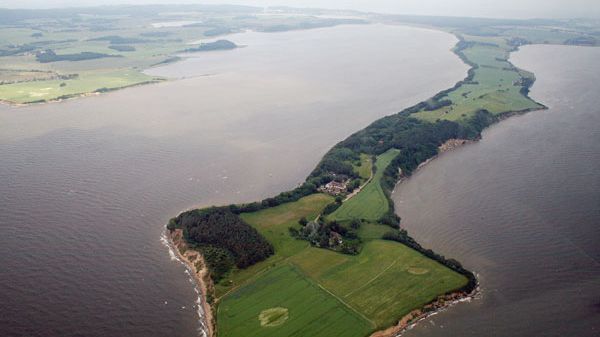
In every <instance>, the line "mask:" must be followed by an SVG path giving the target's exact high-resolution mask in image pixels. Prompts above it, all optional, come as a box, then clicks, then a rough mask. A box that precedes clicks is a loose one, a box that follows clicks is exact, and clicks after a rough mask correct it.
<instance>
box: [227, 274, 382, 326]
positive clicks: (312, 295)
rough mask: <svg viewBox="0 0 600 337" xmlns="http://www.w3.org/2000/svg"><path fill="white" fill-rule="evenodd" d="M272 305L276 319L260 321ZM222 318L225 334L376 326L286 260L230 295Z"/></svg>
mask: <svg viewBox="0 0 600 337" xmlns="http://www.w3.org/2000/svg"><path fill="white" fill-rule="evenodd" d="M273 308H279V310H272V309H273ZM269 309H271V311H275V313H277V311H279V315H278V316H277V317H274V318H272V319H271V321H274V322H276V323H275V324H265V323H264V321H265V319H264V317H263V320H262V321H263V322H261V319H260V315H261V313H262V312H265V311H267V310H269ZM285 309H287V310H285ZM267 313H268V311H267ZM282 315H287V319H286V318H285V316H283V319H282ZM263 316H264V315H263ZM217 321H218V322H219V325H218V334H219V336H222V337H240V336H248V337H251V336H274V337H275V336H278V337H280V336H312V337H330V336H345V337H362V336H366V335H367V334H368V333H369V332H370V331H371V330H372V327H371V325H370V324H369V323H368V322H367V321H365V320H364V319H363V318H361V317H360V315H358V314H357V313H355V312H354V311H353V310H352V309H350V308H348V307H347V306H345V305H344V304H342V303H341V302H340V301H338V300H337V299H336V298H335V297H333V296H331V295H329V294H328V293H327V292H326V291H325V290H323V289H321V288H320V287H319V286H318V285H317V284H315V283H314V282H313V281H312V280H311V279H309V278H307V277H305V276H304V275H303V274H302V273H300V272H299V271H298V270H297V268H295V267H293V266H292V265H290V264H285V263H284V264H282V265H281V266H278V267H276V268H274V269H271V270H270V271H269V272H268V273H266V274H264V275H261V277H259V278H257V279H256V280H255V281H254V282H252V283H249V284H247V285H245V286H244V287H242V288H240V289H239V290H237V291H236V292H234V293H233V294H231V295H229V296H227V297H225V298H224V299H223V302H221V304H220V305H219V310H218V313H217ZM261 323H262V324H261Z"/></svg>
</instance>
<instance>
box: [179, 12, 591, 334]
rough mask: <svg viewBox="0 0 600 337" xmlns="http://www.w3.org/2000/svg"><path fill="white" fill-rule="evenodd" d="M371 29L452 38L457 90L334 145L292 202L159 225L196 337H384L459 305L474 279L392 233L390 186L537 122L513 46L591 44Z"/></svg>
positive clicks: (478, 31) (457, 29)
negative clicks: (183, 275)
mask: <svg viewBox="0 0 600 337" xmlns="http://www.w3.org/2000/svg"><path fill="white" fill-rule="evenodd" d="M370 19H371V20H374V21H378V22H384V23H386V24H412V25H427V26H428V27H434V28H437V29H443V30H446V31H449V32H451V33H453V34H455V35H456V36H457V38H458V39H459V42H458V43H457V45H456V47H455V48H454V52H455V53H456V54H457V55H458V56H459V57H460V58H461V59H462V60H463V61H464V62H465V63H466V64H467V65H469V66H470V69H469V71H468V76H467V77H466V78H465V79H464V80H462V81H460V82H458V83H457V84H456V85H455V86H454V87H453V88H450V89H448V90H445V91H442V92H440V93H438V94H437V95H435V96H433V97H432V98H430V99H428V100H426V101H423V102H421V103H419V104H417V105H415V106H412V107H410V108H407V109H405V110H403V111H401V112H399V113H397V114H394V115H390V116H387V117H384V118H381V119H379V120H377V121H375V122H373V123H372V124H371V125H369V126H368V127H366V128H365V129H363V130H361V131H358V132H356V133H355V134H353V135H351V136H350V137H348V138H347V139H345V140H343V141H341V142H340V143H338V144H337V145H336V146H334V147H333V148H332V149H331V150H330V151H329V152H328V153H327V154H326V155H325V156H324V157H323V159H322V160H321V161H320V162H319V163H318V165H317V167H316V168H315V169H314V170H313V172H312V173H311V174H310V175H309V176H308V178H307V179H306V180H305V182H304V183H303V184H301V185H300V186H299V187H297V188H295V189H293V190H291V191H287V192H283V193H281V194H279V195H277V196H275V197H272V198H267V199H264V200H262V201H258V202H253V203H248V204H237V205H229V206H221V207H212V208H206V209H197V210H191V211H187V212H184V213H182V214H180V215H179V216H177V217H175V218H173V219H171V220H170V222H169V224H168V225H167V230H168V232H169V233H170V237H171V239H172V242H173V244H174V246H175V248H176V249H177V250H178V252H179V254H180V257H181V258H182V259H183V260H184V261H186V263H187V264H188V266H189V268H190V269H191V270H192V271H194V272H195V275H196V277H197V280H198V282H199V283H200V285H201V288H202V289H203V295H204V307H205V312H206V313H207V315H206V317H205V318H206V321H207V327H208V330H209V331H208V332H209V335H211V336H216V335H218V336H232V337H233V336H292V335H295V334H298V333H299V332H301V334H302V335H309V336H324V337H325V336H333V335H337V336H356V337H359V336H369V335H371V336H395V335H397V334H399V333H401V332H402V331H403V330H404V329H406V328H407V327H408V326H409V325H410V324H412V323H414V322H415V321H418V320H419V319H421V318H423V317H425V316H427V315H428V313H431V312H433V311H435V310H437V309H439V308H442V307H444V306H446V305H448V304H450V303H454V302H456V301H458V300H460V299H463V298H466V297H469V296H471V295H472V294H473V293H474V292H475V291H476V289H477V286H478V282H477V279H476V277H475V275H474V274H473V272H471V271H469V270H467V269H465V268H463V266H462V265H461V264H460V263H459V262H458V261H456V260H453V259H450V258H446V257H444V256H442V255H440V254H437V253H435V252H433V251H431V250H429V249H426V248H424V247H422V246H421V245H420V244H419V243H417V242H416V241H415V240H414V239H413V238H411V237H410V236H409V235H408V233H407V232H406V231H405V230H404V229H402V225H401V221H400V218H399V217H398V216H397V215H396V214H395V212H394V205H393V202H392V200H391V198H390V195H391V193H392V191H393V189H394V187H395V185H396V184H397V182H398V181H399V180H401V179H403V178H406V177H409V176H410V175H411V174H412V173H413V172H414V171H415V170H416V169H418V168H419V167H420V166H421V165H423V164H424V163H426V162H427V161H428V160H430V159H432V158H434V157H435V156H436V155H437V154H438V153H439V152H442V151H447V150H449V149H452V148H454V147H456V146H460V145H462V144H464V143H468V142H471V141H476V140H478V139H479V138H480V136H481V131H482V130H483V129H485V128H486V127H488V126H489V125H491V124H493V123H495V122H497V121H499V120H501V119H502V118H506V117H508V116H511V115H514V114H520V113H525V112H528V111H532V110H538V109H544V108H545V106H543V105H542V104H539V103H537V102H535V101H533V100H532V99H530V98H529V96H528V92H529V88H530V87H531V85H532V84H533V82H534V80H535V77H534V75H533V74H532V73H529V72H527V71H525V70H522V69H518V68H517V67H515V66H514V65H513V64H512V63H510V61H509V56H510V53H511V52H512V51H514V50H516V49H517V48H518V47H519V46H521V45H524V44H530V43H555V44H581V43H580V42H581V41H585V44H592V45H596V44H597V43H598V42H597V40H596V39H595V38H594V37H593V34H591V32H590V31H589V27H588V26H586V25H581V26H578V27H577V26H576V25H575V26H574V25H573V23H572V22H569V23H565V22H554V21H553V22H549V21H548V22H546V21H545V22H535V23H531V22H526V21H519V20H487V19H466V18H465V19H460V20H458V19H453V18H424V17H404V16H377V15H373V16H371V17H370ZM557 27H562V28H557Z"/></svg>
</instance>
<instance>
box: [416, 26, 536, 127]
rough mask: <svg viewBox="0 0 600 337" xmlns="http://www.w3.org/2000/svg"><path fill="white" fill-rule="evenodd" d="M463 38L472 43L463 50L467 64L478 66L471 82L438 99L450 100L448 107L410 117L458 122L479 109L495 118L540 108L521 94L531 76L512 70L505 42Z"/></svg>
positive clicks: (524, 72) (509, 49) (508, 47)
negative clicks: (484, 110) (507, 113)
mask: <svg viewBox="0 0 600 337" xmlns="http://www.w3.org/2000/svg"><path fill="white" fill-rule="evenodd" d="M463 38H464V39H465V41H467V42H472V43H474V45H472V46H470V47H468V48H466V49H464V50H463V51H462V53H463V55H464V57H465V58H466V59H467V60H468V61H470V62H471V63H473V64H475V65H477V66H476V68H475V70H474V77H473V79H472V80H471V81H469V82H467V83H463V84H462V85H461V86H460V87H458V88H456V89H455V90H452V91H451V92H450V93H448V94H447V95H445V96H443V97H442V98H441V99H449V100H450V101H452V104H451V105H449V106H445V107H442V108H439V109H435V110H432V111H426V110H422V111H420V112H417V113H415V114H413V116H414V117H417V118H420V119H423V120H426V121H430V122H435V121H436V120H443V119H446V120H451V121H459V120H461V119H466V118H469V117H472V116H473V114H474V113H475V112H476V111H477V110H479V109H486V110H488V111H489V112H491V113H492V114H495V115H498V114H502V113H505V112H511V111H523V110H529V109H539V108H542V106H541V105H539V104H538V103H536V102H535V101H533V100H531V99H530V98H528V97H526V96H525V95H523V94H522V93H521V92H520V90H521V81H522V78H530V79H533V74H531V73H528V72H526V71H523V70H520V69H518V68H516V67H514V66H513V65H512V64H511V63H510V62H509V61H508V57H509V53H510V51H511V50H512V47H511V46H508V45H507V44H506V41H504V40H500V39H482V38H481V37H470V36H465V37H463Z"/></svg>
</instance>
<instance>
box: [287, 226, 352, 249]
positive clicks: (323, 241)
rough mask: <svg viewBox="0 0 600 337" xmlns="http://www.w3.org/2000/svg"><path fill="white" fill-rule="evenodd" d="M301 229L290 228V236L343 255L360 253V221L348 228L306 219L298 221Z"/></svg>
mask: <svg viewBox="0 0 600 337" xmlns="http://www.w3.org/2000/svg"><path fill="white" fill-rule="evenodd" d="M298 223H300V225H301V226H302V227H301V228H300V229H297V228H295V227H290V228H289V231H290V235H291V236H292V237H294V238H296V239H299V240H306V241H308V242H310V244H311V245H313V246H315V247H319V248H325V249H331V250H333V251H336V252H340V253H343V254H349V255H356V254H358V253H359V252H360V248H361V240H360V238H359V237H358V235H357V234H356V230H357V229H359V228H360V221H358V220H353V221H351V222H350V228H347V227H345V226H343V225H341V224H339V223H338V222H336V221H324V220H322V219H318V220H316V221H310V222H309V221H307V220H306V218H302V219H300V221H298Z"/></svg>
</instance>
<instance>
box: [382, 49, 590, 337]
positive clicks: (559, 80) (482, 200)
mask: <svg viewBox="0 0 600 337" xmlns="http://www.w3.org/2000/svg"><path fill="white" fill-rule="evenodd" d="M511 60H512V62H513V63H514V64H515V65H516V66H518V67H520V68H523V69H527V70H529V71H532V72H534V73H535V75H536V77H537V81H536V83H535V84H534V86H533V88H532V90H531V94H530V95H531V96H532V97H533V98H534V99H535V100H537V101H539V102H542V103H544V104H545V105H547V106H548V107H549V109H548V110H543V111H535V112H530V113H528V114H526V115H523V116H518V117H512V118H510V119H508V120H505V121H503V122H500V123H499V124H497V125H494V126H492V127H490V128H489V129H488V130H486V131H485V132H484V133H483V139H482V140H481V141H480V142H478V143H475V144H470V145H467V146H464V147H462V148H460V149H457V150H455V151H452V152H449V153H444V154H442V155H441V156H439V158H437V159H435V160H433V161H432V162H430V163H429V164H428V165H426V166H425V167H423V169H421V170H420V171H418V173H416V174H415V175H414V176H413V177H411V178H410V179H409V180H407V181H406V182H405V183H402V184H401V185H399V186H398V187H397V188H396V191H395V193H394V197H393V198H394V200H395V202H396V210H397V212H398V214H399V215H400V216H401V217H402V218H403V219H402V224H403V226H404V227H406V228H407V230H408V232H409V233H410V234H412V236H414V237H415V238H416V239H417V241H419V242H420V243H421V244H423V245H424V246H426V247H429V248H432V249H433V250H435V251H436V252H438V253H440V254H444V255H446V256H448V257H454V258H456V259H458V260H459V261H461V262H462V263H463V264H464V265H465V267H467V268H468V269H470V270H474V271H475V272H476V273H477V274H478V276H479V278H480V280H481V288H482V292H481V298H480V299H479V300H475V301H473V302H471V303H469V304H459V305H457V306H456V307H454V308H452V309H451V310H448V311H445V312H443V313H441V314H438V315H436V316H433V317H432V318H430V319H428V320H427V321H425V322H423V323H421V324H419V325H417V326H416V328H414V329H413V330H411V331H409V332H408V333H406V334H405V335H406V336H411V337H413V336H598V334H599V333H600V245H598V240H599V239H600V226H599V224H600V171H599V170H598V168H599V167H600V96H599V95H598V93H599V92H600V62H598V60H600V49H598V48H585V47H566V46H527V47H523V48H522V50H521V51H519V52H517V53H514V54H513V55H512V57H511Z"/></svg>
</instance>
